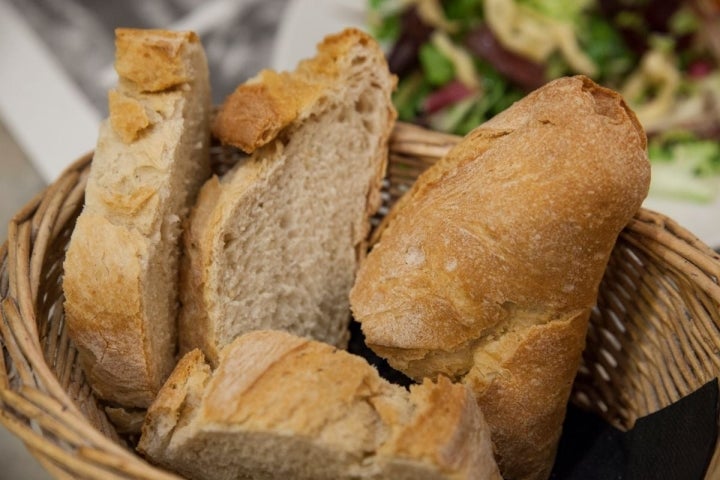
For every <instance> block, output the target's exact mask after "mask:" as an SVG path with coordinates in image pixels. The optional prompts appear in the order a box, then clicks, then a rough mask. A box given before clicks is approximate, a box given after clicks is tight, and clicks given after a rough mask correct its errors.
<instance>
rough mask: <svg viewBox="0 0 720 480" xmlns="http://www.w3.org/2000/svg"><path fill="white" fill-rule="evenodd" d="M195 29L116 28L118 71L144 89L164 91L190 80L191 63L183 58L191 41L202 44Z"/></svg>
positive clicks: (116, 65) (142, 90)
mask: <svg viewBox="0 0 720 480" xmlns="http://www.w3.org/2000/svg"><path fill="white" fill-rule="evenodd" d="M199 42H200V39H199V38H198V36H197V35H196V34H195V33H194V32H171V31H167V30H140V29H133V28H118V29H116V30H115V70H117V72H118V75H119V76H120V78H123V79H125V80H126V81H130V82H133V83H134V84H135V85H136V87H137V89H138V90H139V91H141V92H160V91H162V90H167V89H169V88H172V87H175V86H177V85H180V84H182V83H186V82H188V81H189V80H190V79H191V77H192V73H193V72H192V71H191V70H190V68H191V67H190V66H189V65H188V64H187V63H186V60H185V58H184V57H183V50H184V49H185V47H186V46H187V45H188V44H192V43H199Z"/></svg>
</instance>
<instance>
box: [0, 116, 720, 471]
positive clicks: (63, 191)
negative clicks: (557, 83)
mask: <svg viewBox="0 0 720 480" xmlns="http://www.w3.org/2000/svg"><path fill="white" fill-rule="evenodd" d="M456 141H457V137H453V136H449V135H443V134H438V133H434V132H428V131H426V130H422V129H419V128H417V127H412V126H409V125H404V124H399V125H398V126H397V128H396V130H395V132H394V135H393V137H392V140H391V146H390V151H391V161H390V167H389V172H388V179H387V182H386V185H385V196H384V201H385V205H384V207H383V209H382V211H381V213H380V215H378V216H377V217H376V218H375V219H374V220H375V221H378V220H380V218H381V217H382V215H383V213H384V212H386V211H387V207H388V206H389V205H390V204H392V202H394V201H395V200H396V199H397V198H398V197H399V196H400V195H401V194H402V193H403V192H404V191H405V190H407V188H408V186H409V185H410V184H411V183H412V182H413V181H414V179H415V178H416V177H417V175H418V174H419V173H420V172H421V171H422V170H424V169H425V168H427V166H429V165H430V164H432V163H433V162H434V161H436V160H437V159H438V158H439V157H440V156H442V155H443V154H444V153H445V152H446V151H447V149H448V148H449V147H450V146H452V145H453V144H454V143H455V142H456ZM213 156H214V158H215V159H216V160H222V161H220V162H218V165H219V166H221V165H222V164H223V163H226V162H227V159H228V155H227V151H224V150H223V149H221V148H219V147H218V148H215V149H214V152H213ZM91 158H92V157H91V155H87V156H85V157H83V158H81V159H79V160H78V161H77V162H76V163H74V164H73V165H72V166H70V167H69V168H68V169H67V170H66V171H65V172H64V173H63V174H62V175H61V176H60V178H59V179H58V180H57V181H56V182H54V183H53V184H52V185H50V186H49V187H48V188H47V189H46V190H45V191H44V192H42V193H41V194H40V195H38V196H37V197H36V198H35V199H34V200H32V201H31V202H30V203H29V204H28V205H27V206H26V207H25V208H24V209H23V210H22V211H20V212H19V213H18V214H17V215H16V216H15V217H14V218H13V220H12V221H11V223H10V225H9V238H8V241H7V242H6V243H5V244H4V245H3V246H2V247H0V296H1V298H2V304H1V305H0V308H1V314H2V317H1V320H2V321H1V322H0V346H1V347H2V355H0V422H2V423H3V424H4V425H5V426H6V427H7V428H8V429H10V430H11V431H12V432H13V433H14V434H15V435H17V436H18V437H20V438H21V439H22V441H23V442H25V444H26V445H27V447H28V449H29V450H30V451H31V452H32V453H33V455H34V456H35V457H37V459H38V460H39V461H40V462H41V463H42V465H43V466H44V467H45V468H46V469H47V470H48V471H49V472H50V473H51V474H52V475H53V476H55V477H57V478H72V479H77V478H93V479H103V480H105V479H113V478H178V477H176V476H175V475H173V474H170V473H168V472H165V471H162V470H159V469H157V468H155V467H153V466H151V465H150V464H148V463H147V462H145V461H144V460H143V459H142V458H141V457H139V456H138V455H136V454H135V453H133V450H132V439H128V438H125V437H123V436H121V435H119V434H118V433H117V432H116V431H115V429H114V428H113V426H112V424H111V423H110V422H109V421H108V418H107V417H106V415H105V413H104V411H103V409H102V406H101V405H100V404H98V402H97V401H96V399H95V398H94V397H93V394H92V391H91V390H90V388H89V387H88V385H87V383H86V382H85V380H84V378H83V372H82V371H81V369H80V367H79V366H78V363H77V361H76V359H77V355H76V351H75V349H74V347H73V346H72V343H71V342H70V341H69V339H68V337H67V334H66V330H65V329H64V328H63V325H64V321H63V308H62V303H63V293H62V289H61V280H62V273H63V271H62V262H63V258H64V252H65V248H66V245H67V242H68V239H69V238H70V233H71V231H72V228H73V225H74V222H75V219H76V217H77V215H78V213H79V211H80V208H81V206H82V202H83V194H84V185H85V181H86V179H87V174H88V170H89V165H90V161H91ZM719 279H720V257H719V256H718V254H716V253H715V252H714V251H713V250H711V249H710V248H708V247H707V246H706V245H704V244H703V243H702V242H700V241H699V240H698V239H697V238H695V237H694V236H693V235H692V234H691V233H689V232H687V231H686V230H684V229H683V228H682V227H680V226H679V225H677V224H676V223H675V222H673V221H672V220H670V219H668V218H666V217H664V216H663V215H660V214H658V213H653V212H650V211H646V210H642V211H640V212H639V213H638V214H637V215H636V216H635V218H634V219H633V220H632V221H631V222H630V224H629V225H628V226H627V228H626V229H625V230H624V231H623V233H622V234H621V236H620V238H619V240H618V243H617V245H616V247H615V249H614V251H613V254H612V258H611V260H610V263H609V265H608V269H607V272H606V274H605V278H604V280H603V283H602V285H601V289H600V295H599V299H598V303H597V308H595V310H594V312H593V315H592V326H591V330H590V333H589V336H588V344H587V351H586V353H585V357H584V364H583V366H582V368H581V370H580V372H579V374H578V377H577V380H576V384H575V390H574V393H573V401H574V402H576V403H577V404H579V405H581V406H582V407H584V408H587V409H590V410H592V411H595V412H597V413H599V414H600V415H601V416H602V417H603V418H605V419H606V420H607V421H609V422H610V423H611V424H613V425H615V426H617V427H619V428H621V429H627V428H628V427H630V426H632V425H633V423H634V422H635V420H636V419H637V418H638V417H641V416H643V415H646V414H648V413H651V412H653V411H656V410H658V409H660V408H662V407H664V406H666V405H668V404H670V403H671V402H673V401H675V400H677V399H679V398H680V397H682V396H684V395H686V394H688V393H690V392H692V391H694V390H695V389H697V388H698V387H700V386H701V385H703V384H704V383H705V382H707V381H709V380H711V379H712V378H715V377H717V376H718V373H719V372H720V285H718V282H719ZM717 457H718V455H717V450H716V456H715V460H714V461H713V465H712V466H711V469H710V470H711V471H710V473H708V476H707V478H718V476H720V466H719V465H718V461H717Z"/></svg>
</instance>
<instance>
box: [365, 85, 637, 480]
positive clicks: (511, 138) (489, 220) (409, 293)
mask: <svg viewBox="0 0 720 480" xmlns="http://www.w3.org/2000/svg"><path fill="white" fill-rule="evenodd" d="M649 182H650V166H649V162H648V159H647V153H646V137H645V134H644V132H643V130H642V128H641V126H640V124H639V123H638V121H637V119H636V117H635V115H634V113H633V112H632V111H630V110H629V109H628V107H627V106H626V105H625V103H624V102H623V100H622V99H621V97H620V96H619V95H618V94H616V93H615V92H612V91H610V90H608V89H605V88H602V87H600V86H598V85H596V84H594V83H593V82H592V81H591V80H589V79H588V78H586V77H582V76H578V77H573V78H564V79H560V80H557V81H554V82H551V83H549V84H547V85H546V86H544V87H542V88H540V89H538V90H536V91H535V92H533V93H531V94H529V95H528V96H527V97H526V98H524V99H523V100H521V101H519V102H517V103H516V104H514V105H513V106H512V107H510V108H509V109H508V110H506V111H505V112H503V113H502V114H500V115H498V116H496V117H495V118H493V119H492V120H490V121H489V122H487V123H485V124H484V125H481V126H480V127H478V128H477V129H475V130H474V131H472V132H471V133H469V134H468V135H467V136H466V137H465V138H464V139H463V140H462V141H461V142H460V143H459V144H458V145H456V146H455V147H454V148H453V149H452V150H451V151H450V152H449V153H448V154H447V155H446V156H445V157H444V158H443V159H441V160H440V161H439V162H438V163H437V164H436V165H434V166H433V167H431V168H430V169H429V170H428V171H427V172H425V173H424V174H423V175H422V176H421V177H420V178H419V179H418V181H417V183H416V184H415V185H414V186H413V188H412V189H411V190H410V191H409V192H408V193H407V194H406V195H405V196H404V197H403V198H402V199H401V201H400V202H399V203H398V204H397V206H396V208H394V209H393V210H392V211H391V213H390V215H389V219H388V221H387V227H386V229H385V231H384V232H383V233H382V235H381V236H380V240H379V243H378V244H376V245H375V247H374V249H373V250H372V252H371V253H370V254H369V255H368V258H367V259H366V261H365V263H364V264H363V266H362V267H361V269H360V271H359V274H358V277H357V281H356V283H355V285H354V287H353V290H352V292H351V305H352V310H353V313H354V315H355V318H356V319H357V320H358V321H359V322H361V323H362V331H363V333H364V334H365V338H366V342H367V344H368V346H369V347H370V348H371V349H373V350H374V351H375V352H376V353H378V354H379V355H380V356H382V357H385V358H386V359H387V360H388V361H389V363H390V364H391V365H392V366H393V367H395V368H396V369H398V370H401V371H402V372H404V373H406V374H407V375H409V376H411V377H412V378H415V379H417V380H420V379H422V378H424V377H431V378H434V377H436V376H438V375H440V374H444V375H447V376H449V377H450V378H451V379H453V380H455V381H462V382H464V383H466V384H467V385H469V386H471V387H472V389H473V391H474V392H475V394H476V396H477V398H478V402H479V405H480V407H481V409H482V410H483V413H484V415H485V417H486V419H487V421H488V424H489V425H490V428H491V430H492V434H493V442H494V443H495V445H496V453H497V457H498V463H499V464H500V470H501V473H502V474H503V477H505V478H507V479H544V478H547V477H548V476H549V473H550V469H551V467H552V464H553V459H554V456H555V452H556V448H557V442H558V439H559V437H560V433H561V427H562V422H563V419H564V415H565V409H566V403H567V401H568V398H569V395H570V391H571V386H572V382H573V379H574V376H575V374H576V371H577V369H578V367H579V362H580V358H581V352H582V350H583V348H584V343H585V335H586V331H587V328H588V319H589V314H590V310H591V309H592V307H593V306H594V304H595V301H596V296H597V291H598V287H599V283H600V280H601V278H602V276H603V273H604V271H605V267H606V264H607V262H608V259H609V256H610V253H611V251H612V249H613V246H614V244H615V241H616V239H617V236H618V234H619V233H620V231H621V230H622V228H623V227H624V226H625V225H626V224H627V223H628V221H630V219H631V218H632V216H633V215H634V214H635V213H636V212H637V210H638V209H639V208H640V205H641V203H642V201H643V199H644V198H645V196H646V195H647V192H648V187H649Z"/></svg>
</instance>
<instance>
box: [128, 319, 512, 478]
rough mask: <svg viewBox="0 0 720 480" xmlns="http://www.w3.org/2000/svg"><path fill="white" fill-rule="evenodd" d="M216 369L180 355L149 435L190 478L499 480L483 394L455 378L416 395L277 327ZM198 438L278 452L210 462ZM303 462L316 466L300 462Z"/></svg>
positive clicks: (249, 337) (160, 458)
mask: <svg viewBox="0 0 720 480" xmlns="http://www.w3.org/2000/svg"><path fill="white" fill-rule="evenodd" d="M208 368H209V367H208V366H207V365H206V364H205V361H204V359H203V357H202V354H201V353H200V352H199V350H194V351H192V352H190V353H188V354H187V355H186V356H185V357H184V358H183V359H182V360H181V361H180V363H179V364H178V367H177V369H176V370H175V371H174V372H173V374H172V375H171V377H170V379H169V380H168V383H167V385H166V386H165V387H164V388H163V390H162V391H161V392H160V394H159V395H158V400H157V401H156V402H155V403H154V404H153V405H152V407H151V408H150V410H149V412H148V416H147V421H146V423H145V425H144V427H143V435H142V438H141V440H140V443H139V449H140V451H142V452H143V453H145V454H146V455H148V456H149V457H150V459H152V460H153V461H155V462H159V463H160V464H162V465H165V466H168V467H169V468H172V469H177V470H178V471H180V472H181V473H183V474H185V475H188V476H189V477H190V478H211V477H212V476H213V475H215V476H217V477H220V478H235V476H237V475H240V476H241V478H244V477H242V475H258V476H259V477H261V478H278V479H280V478H313V479H315V478H373V479H381V478H387V479H396V478H400V479H404V478H408V479H410V478H428V479H429V478H433V479H440V478H448V479H451V478H452V479H482V480H491V479H498V480H499V478H500V477H499V474H498V471H497V466H496V464H495V462H494V460H493V457H492V446H491V443H490V438H489V432H488V431H487V427H486V425H485V423H484V420H483V417H482V414H481V412H480V410H479V409H478V408H477V404H476V402H475V398H474V396H473V395H472V393H471V392H470V390H469V389H468V388H466V387H465V386H463V385H457V384H452V383H451V382H450V381H449V380H448V379H447V378H440V379H438V381H437V383H434V382H430V381H426V382H424V383H423V384H422V385H416V386H413V387H412V388H411V390H410V392H407V391H405V390H404V389H403V388H401V387H398V386H394V385H391V384H389V383H387V382H386V381H384V380H382V379H381V378H380V377H379V376H378V373H377V371H375V369H374V368H373V367H371V366H370V365H369V364H368V363H367V362H366V361H365V360H364V359H362V358H361V357H357V356H354V355H351V354H349V353H347V352H344V351H341V350H337V349H336V348H334V347H332V346H330V345H327V344H324V343H321V342H316V341H312V340H309V339H306V338H301V337H296V336H293V335H290V334H288V333H284V332H279V331H255V332H251V333H248V334H246V335H243V336H242V337H239V338H238V339H236V340H235V341H234V342H233V343H231V344H230V345H228V346H227V347H225V348H224V349H223V351H222V353H221V354H220V360H219V365H218V367H217V368H216V369H215V370H214V371H212V372H210V373H208V372H209V370H208ZM197 439H204V440H207V443H203V445H204V446H202V447H200V448H204V449H213V448H215V447H216V446H218V447H219V448H223V449H225V450H226V451H233V449H234V448H235V447H237V446H238V444H240V443H241V442H251V441H253V439H255V441H258V442H260V441H262V442H270V443H271V444H272V445H273V446H272V447H271V448H270V449H269V451H272V452H273V453H269V454H268V455H267V456H265V457H264V458H243V457H242V455H243V454H239V455H240V457H237V456H234V455H231V456H229V457H228V459H227V461H226V462H223V465H222V466H220V465H215V464H208V465H202V462H204V461H206V460H205V459H206V458H207V457H205V456H204V454H200V455H198V456H197V457H196V460H190V459H189V458H188V457H187V455H193V454H194V452H193V449H194V448H198V446H197V445H198V444H197V443H194V441H195V440H197ZM193 445H195V446H193ZM294 449H296V450H294ZM302 451H307V452H311V451H317V452H322V455H323V460H322V461H321V462H318V463H313V462H312V461H311V460H310V458H309V457H306V456H305V455H311V454H307V453H306V454H300V456H299V457H296V454H297V452H302ZM277 452H282V453H281V454H278V453H277ZM194 462H199V463H201V465H193V463H194ZM297 462H306V463H305V464H302V465H295V467H297V470H293V469H292V468H293V467H291V465H294V464H295V463H297ZM250 464H252V467H251V466H250ZM251 468H252V469H251Z"/></svg>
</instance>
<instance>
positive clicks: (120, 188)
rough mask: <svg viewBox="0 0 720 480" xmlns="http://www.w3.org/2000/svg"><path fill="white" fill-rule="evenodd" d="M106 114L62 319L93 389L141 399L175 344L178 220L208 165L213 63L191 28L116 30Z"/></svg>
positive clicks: (137, 402)
mask: <svg viewBox="0 0 720 480" xmlns="http://www.w3.org/2000/svg"><path fill="white" fill-rule="evenodd" d="M116 49H117V51H116V59H115V69H116V70H117V73H118V75H119V79H120V80H119V83H118V85H117V87H116V88H115V89H114V90H111V91H110V94H109V107H110V117H109V119H107V120H105V121H104V122H103V124H102V126H101V128H100V133H99V138H98V142H97V147H96V150H95V155H94V157H93V162H92V165H91V168H90V176H89V178H88V182H87V188H86V192H85V206H84V208H83V211H82V213H81V214H80V217H79V218H78V220H77V224H76V226H75V229H74V231H73V234H72V238H71V240H70V245H69V248H68V252H67V257H66V260H65V263H64V272H65V276H64V281H63V289H64V292H65V298H66V300H65V314H66V321H67V328H68V331H69V334H70V336H71V338H72V339H73V341H74V342H75V345H76V346H77V348H78V352H79V359H80V362H81V363H82V366H83V368H84V370H85V374H86V376H87V378H88V380H89V382H90V384H91V385H92V388H93V389H94V391H95V393H96V394H97V396H98V397H100V398H103V399H105V400H108V401H110V402H112V403H114V404H117V405H120V406H123V407H147V406H148V405H149V404H150V402H151V401H152V400H153V398H154V397H155V394H156V393H157V392H158V390H159V389H160V387H161V386H162V384H163V382H164V380H165V379H166V378H167V376H168V375H169V374H170V372H171V370H172V368H173V366H174V364H175V360H176V357H175V354H176V350H177V335H176V321H177V311H178V309H177V302H178V295H177V290H178V281H177V275H178V263H179V253H180V252H181V249H180V246H179V237H180V229H181V222H182V221H183V219H184V218H185V217H186V216H187V213H188V211H189V208H190V205H191V203H192V202H193V201H194V199H195V196H196V195H197V191H198V190H199V188H200V186H201V185H202V184H203V182H204V181H205V180H207V178H208V177H209V176H210V163H209V155H208V147H209V142H210V125H209V116H210V108H211V100H210V87H209V81H208V69H207V62H206V59H205V54H204V51H203V48H202V45H201V44H200V41H199V39H198V37H197V36H196V35H195V34H194V33H190V32H167V31H161V30H133V29H118V30H117V31H116Z"/></svg>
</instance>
